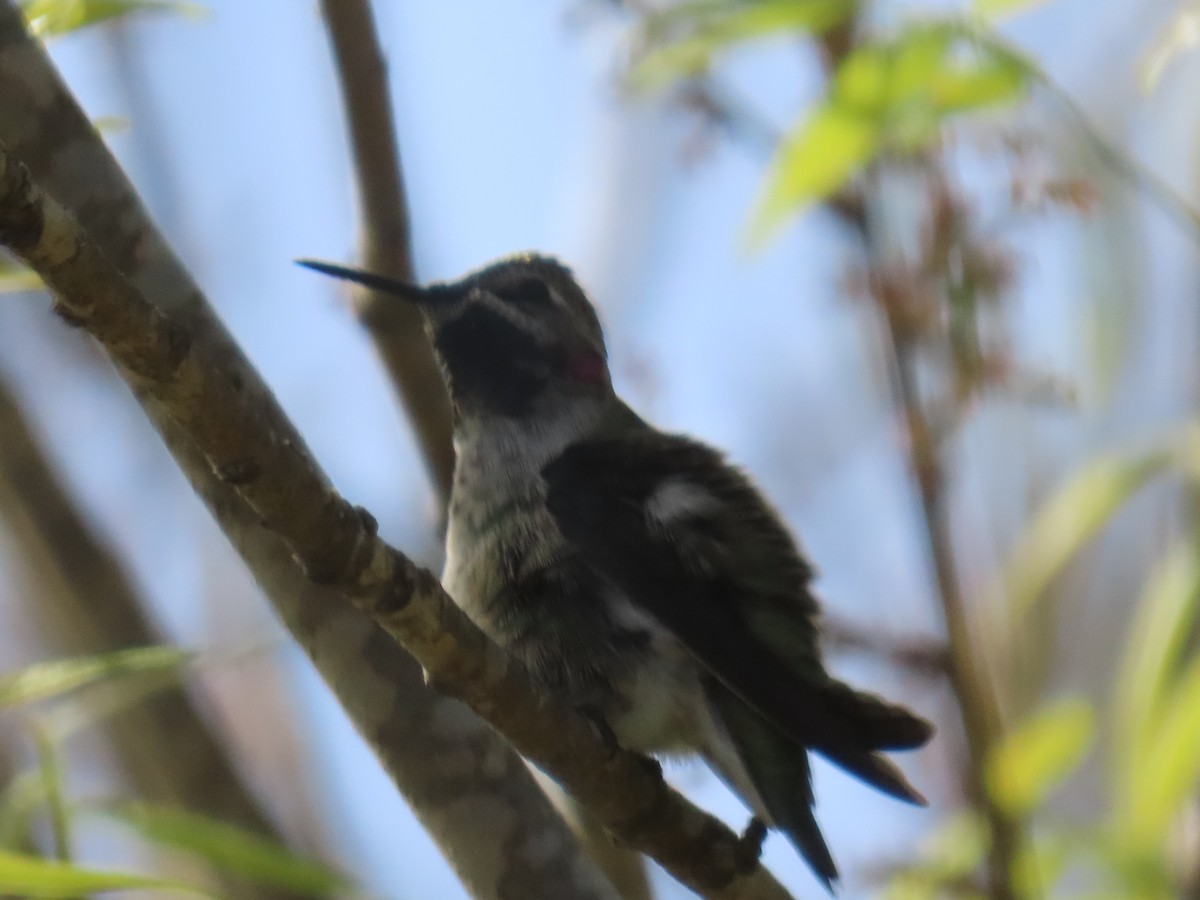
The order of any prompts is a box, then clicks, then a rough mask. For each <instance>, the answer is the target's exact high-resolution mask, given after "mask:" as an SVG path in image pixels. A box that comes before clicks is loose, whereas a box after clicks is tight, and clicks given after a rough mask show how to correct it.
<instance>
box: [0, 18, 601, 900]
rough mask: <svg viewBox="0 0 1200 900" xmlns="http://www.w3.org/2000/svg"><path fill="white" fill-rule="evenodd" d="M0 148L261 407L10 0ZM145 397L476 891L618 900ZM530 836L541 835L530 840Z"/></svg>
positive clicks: (518, 771)
mask: <svg viewBox="0 0 1200 900" xmlns="http://www.w3.org/2000/svg"><path fill="white" fill-rule="evenodd" d="M0 141H3V142H6V143H7V144H8V146H9V148H10V150H11V151H12V152H14V153H19V154H20V155H21V156H23V157H24V158H25V159H28V160H29V161H30V163H31V164H32V166H33V167H34V171H35V172H36V174H37V177H38V179H39V181H40V182H41V183H42V184H43V185H45V186H46V187H47V188H48V189H50V190H52V191H54V192H55V193H56V196H57V197H58V199H59V200H60V201H61V202H63V203H66V204H68V205H69V206H70V208H71V209H72V210H73V211H74V213H75V215H76V217H77V218H78V219H79V221H80V222H81V223H83V225H84V227H85V228H86V229H87V231H88V233H89V234H90V235H91V236H92V237H93V239H94V240H95V241H96V242H97V243H98V245H99V246H100V247H101V248H102V249H103V251H104V254H105V255H106V256H107V257H108V259H109V260H111V261H112V262H113V264H114V265H115V266H116V267H117V268H118V269H120V271H121V272H122V273H123V274H124V275H125V276H126V277H128V278H129V279H130V281H131V282H132V283H133V284H135V285H137V286H139V287H140V288H141V289H142V290H143V291H145V292H147V293H148V294H151V295H152V296H153V297H154V299H155V301H156V302H157V303H159V304H160V305H161V306H162V308H164V309H168V310H170V312H171V316H172V318H173V320H174V321H175V322H176V323H178V324H179V325H181V326H182V327H184V329H185V330H186V331H187V332H188V333H189V334H191V335H192V339H193V340H194V342H195V343H197V344H204V345H205V346H206V348H207V351H208V352H209V353H210V354H211V355H212V357H213V358H214V359H216V360H217V361H218V362H219V368H218V369H217V370H216V371H219V372H221V373H223V377H224V378H225V379H227V381H228V382H229V383H230V384H237V385H239V386H240V387H241V389H242V391H243V392H244V393H245V394H246V395H247V396H253V397H269V392H268V390H267V388H266V386H265V385H264V384H263V383H262V381H261V379H260V378H259V376H258V374H257V373H256V372H255V371H254V370H253V369H252V368H251V367H250V366H249V364H248V362H247V361H246V360H245V358H244V356H243V355H242V354H241V351H240V350H239V349H238V348H237V347H236V345H234V344H233V343H232V340H231V339H230V337H229V335H228V333H227V332H226V331H225V329H224V327H223V326H222V325H221V323H220V322H219V321H218V320H217V319H216V318H215V316H214V315H213V314H212V311H211V309H210V308H209V307H208V305H207V303H206V302H205V300H204V297H203V295H202V294H201V293H200V292H199V290H198V289H197V287H196V285H195V284H194V282H193V281H192V279H191V278H190V276H189V275H188V273H187V272H186V270H184V268H183V267H182V266H181V265H180V263H179V261H178V260H177V259H176V258H175V257H174V255H173V254H172V253H171V251H170V249H169V248H168V247H167V246H166V244H165V242H164V241H163V239H162V237H161V236H160V235H159V233H158V232H157V231H156V230H155V228H154V227H153V225H152V224H151V223H150V221H149V219H148V217H147V215H146V213H145V211H144V210H143V209H142V207H141V204H140V202H139V200H138V198H137V195H136V193H135V192H134V191H133V188H132V187H131V186H130V184H129V182H128V180H127V179H126V178H125V176H124V174H123V173H122V172H121V171H120V168H119V167H118V166H117V164H116V162H115V161H114V160H113V159H112V157H111V155H110V154H109V153H108V151H107V149H106V148H105V146H104V143H103V141H101V140H100V138H99V136H98V135H97V134H96V133H95V131H94V129H93V128H92V126H91V123H90V122H89V121H88V119H87V117H86V116H85V115H84V114H83V112H82V111H81V110H80V109H79V107H78V105H77V104H76V102H75V100H74V98H72V97H71V95H70V92H69V91H68V90H67V89H66V87H65V86H64V85H63V84H62V81H61V79H60V78H59V76H58V74H57V72H55V70H54V67H53V66H52V64H51V63H50V61H49V59H48V58H47V56H46V53H45V50H44V49H43V48H42V46H41V45H40V44H39V43H38V42H37V41H35V40H33V39H32V38H31V37H30V36H29V34H28V33H27V31H26V29H25V26H24V22H23V20H22V18H21V15H20V12H19V10H18V9H17V7H16V5H15V4H14V3H13V2H12V0H0ZM139 399H141V400H142V402H143V404H144V406H145V409H146V411H147V413H148V415H149V416H150V418H151V419H152V421H153V422H154V424H155V426H156V427H157V428H158V430H159V432H160V433H161V434H162V436H163V439H164V441H165V442H166V444H167V446H168V447H169V448H170V450H171V452H172V453H173V455H174V456H175V459H176V460H177V461H178V462H179V464H180V467H181V468H182V470H183V472H184V474H185V475H186V476H187V478H188V479H189V480H190V482H191V484H192V487H193V488H194V489H195V490H196V493H197V494H199V496H200V497H201V499H202V500H203V501H204V503H205V504H206V505H207V506H208V508H209V510H210V511H211V512H212V514H213V515H214V517H215V518H216V519H217V521H218V522H219V523H220V525H221V528H222V530H223V531H224V532H225V534H226V536H227V537H228V538H229V540H230V541H231V542H232V543H233V544H234V546H235V547H236V549H237V550H238V552H239V553H240V554H241V556H242V558H243V559H244V560H245V561H246V563H247V565H248V566H249V568H250V569H251V571H252V573H253V575H254V578H255V579H256V580H257V582H258V583H259V585H260V586H261V587H262V589H263V591H264V593H265V594H266V595H267V597H268V598H269V599H270V601H271V603H272V605H273V606H274V608H275V611H276V613H277V614H278V615H279V617H280V618H281V619H282V620H283V622H284V624H285V625H286V626H287V628H288V629H289V631H291V633H292V635H293V636H294V637H295V638H296V640H297V641H298V643H299V644H300V645H301V647H302V648H303V649H304V651H305V653H307V655H308V656H309V657H310V659H312V661H313V663H314V665H315V666H316V668H317V669H318V670H319V671H320V673H321V676H322V678H323V679H324V680H325V682H326V683H327V684H328V685H329V686H330V688H331V689H332V690H333V692H334V693H335V694H336V696H337V698H338V700H339V702H340V703H341V705H342V707H343V708H344V709H345V710H346V712H347V714H348V715H349V717H350V719H351V720H352V721H353V722H354V725H355V727H356V728H357V730H358V732H359V733H360V734H361V735H362V736H363V738H364V739H365V740H366V741H367V742H368V743H369V744H370V746H371V747H372V749H373V750H374V752H375V754H376V756H377V757H378V758H379V760H380V762H381V763H382V764H383V766H384V767H385V768H386V769H387V771H388V773H389V775H390V776H391V777H392V779H393V780H394V781H395V782H396V784H397V785H398V786H399V788H400V790H401V792H402V793H403V794H404V796H405V798H406V799H407V801H408V802H409V804H410V806H411V807H412V808H413V811H414V812H415V813H416V815H417V817H418V818H419V819H420V821H421V823H422V824H423V825H424V827H425V828H426V829H427V830H428V831H429V832H430V834H431V835H432V837H433V838H434V840H435V841H436V843H437V844H438V846H439V847H440V848H441V849H442V851H443V852H444V853H445V854H446V856H447V859H448V860H449V862H450V864H451V866H453V868H454V870H455V872H456V873H457V874H458V876H459V878H460V879H462V881H463V883H464V884H465V885H466V887H467V889H468V890H469V891H470V892H471V893H472V895H474V896H475V897H478V898H496V900H499V898H501V897H504V896H511V895H513V894H517V895H519V894H522V893H524V894H525V895H527V896H536V895H544V896H554V897H563V898H584V897H609V896H611V890H610V889H609V888H608V887H607V886H606V885H604V883H603V878H602V877H601V876H600V874H599V873H598V872H597V871H596V869H595V867H594V866H593V865H592V863H591V862H590V860H588V859H587V858H586V857H585V856H584V855H583V854H582V852H581V851H580V850H579V848H578V845H577V844H576V843H575V841H574V840H573V839H572V838H571V835H570V832H569V831H568V830H567V828H566V827H565V826H564V825H563V823H562V820H561V818H560V817H559V816H558V815H557V814H556V813H555V812H554V810H553V809H552V808H551V807H550V805H549V803H547V802H546V799H545V797H544V796H543V795H542V792H541V791H540V790H539V789H538V787H537V785H536V784H535V783H534V780H533V778H532V777H531V776H530V774H529V772H528V771H527V769H526V767H525V765H524V763H523V762H522V761H521V760H520V759H519V758H518V757H517V755H516V754H514V753H513V752H512V751H511V749H510V748H509V747H508V746H507V745H506V744H505V743H504V741H503V740H501V739H500V738H499V737H497V736H496V735H495V734H494V732H492V731H491V729H489V728H488V727H487V726H486V725H485V724H484V723H482V722H479V721H478V720H477V719H475V718H474V717H464V716H463V708H462V706H461V704H459V703H458V702H456V701H454V700H451V699H446V698H441V697H437V696H436V695H434V694H433V693H432V692H418V691H415V690H413V685H414V684H419V683H420V667H419V666H418V665H417V664H416V663H415V662H414V661H413V659H412V658H411V657H410V656H409V655H408V654H406V653H404V652H403V651H402V650H401V649H399V648H398V647H396V645H395V643H394V642H393V641H392V640H391V639H390V638H388V637H387V635H386V634H384V633H383V632H382V630H380V629H379V627H378V626H376V625H375V624H374V623H373V622H372V621H371V620H370V619H369V618H368V617H367V616H365V615H363V614H361V613H359V612H357V611H356V610H354V609H353V608H351V607H350V606H349V605H348V604H346V603H344V602H342V598H341V597H339V596H338V595H337V594H336V592H334V591H333V590H331V589H329V588H326V587H323V586H321V585H317V584H315V583H314V582H312V581H311V580H310V579H308V578H307V577H305V575H304V573H303V572H302V571H301V569H300V566H299V565H298V564H297V562H296V560H295V558H294V557H293V555H292V553H291V552H290V551H289V549H288V548H287V547H286V546H285V545H284V543H283V541H282V540H281V539H280V538H279V536H278V535H276V534H275V533H274V532H272V531H270V530H269V529H267V528H265V527H263V524H262V522H261V520H260V517H259V515H258V513H257V512H256V511H255V510H254V509H253V508H251V507H250V506H249V505H248V504H247V502H246V500H245V499H244V498H243V497H242V496H241V495H240V494H239V492H238V491H237V489H236V488H235V487H233V486H232V485H229V484H227V483H225V482H223V481H221V480H220V479H219V478H217V477H216V475H215V473H214V472H213V470H212V468H211V467H210V466H209V464H208V461H207V460H206V459H205V458H204V457H203V456H202V455H201V454H200V453H199V452H198V451H197V449H196V447H195V445H194V444H193V442H192V440H191V437H190V436H189V435H188V434H186V433H185V432H184V431H183V430H182V429H181V428H179V427H178V425H177V424H176V423H175V422H174V421H173V420H172V419H171V418H170V416H169V415H167V413H166V411H165V410H164V409H163V408H162V407H161V405H160V404H159V403H157V401H155V399H154V398H153V397H152V396H150V395H148V394H145V393H142V394H141V396H140V398H139ZM277 424H279V426H280V428H281V429H282V430H279V431H277V432H276V436H277V438H278V440H279V441H281V442H285V443H287V442H296V443H299V442H300V437H299V435H298V434H297V433H296V432H295V430H294V429H292V427H291V426H290V424H287V423H286V422H285V423H277ZM447 722H453V723H454V727H452V728H448V727H446V723H447ZM530 834H533V835H536V836H537V839H536V840H528V839H525V836H527V835H530ZM481 847H490V848H491V850H490V851H489V852H481V851H480V848H481Z"/></svg>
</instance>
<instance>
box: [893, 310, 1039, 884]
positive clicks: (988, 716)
mask: <svg viewBox="0 0 1200 900" xmlns="http://www.w3.org/2000/svg"><path fill="white" fill-rule="evenodd" d="M885 320H886V322H887V336H888V341H889V344H890V347H891V351H892V356H893V363H894V364H893V373H894V379H893V384H894V387H895V393H896V405H897V407H898V408H899V409H900V411H901V412H902V413H903V415H904V417H905V421H906V423H907V428H908V438H909V440H908V453H909V464H910V467H911V469H912V473H913V479H914V481H915V482H916V484H917V493H918V495H919V497H920V502H921V513H922V523H923V525H924V531H925V536H926V541H927V545H928V548H929V555H930V560H931V562H932V564H933V572H934V579H935V581H936V583H937V589H938V590H937V595H938V600H939V601H940V604H941V609H942V618H943V620H944V621H945V623H946V643H947V646H948V648H949V657H950V666H949V675H950V687H951V690H952V691H953V693H954V698H955V702H956V705H957V706H958V710H959V714H960V716H961V718H962V723H963V733H964V735H965V737H966V741H967V753H968V765H967V771H966V775H967V782H968V789H969V795H970V798H971V802H972V803H973V804H975V806H976V807H977V808H978V809H980V810H981V811H982V813H983V815H984V818H985V819H986V820H987V823H988V831H989V834H990V844H989V847H988V896H989V897H991V898H992V900H1013V898H1015V896H1016V894H1015V891H1014V888H1013V883H1012V878H1013V862H1014V860H1015V858H1016V855H1017V850H1018V848H1019V846H1020V841H1021V836H1020V829H1019V827H1018V825H1017V824H1016V823H1015V822H1013V821H1012V819H1010V818H1009V817H1008V816H1007V815H1005V814H1004V813H1003V812H1002V811H1001V810H1000V808H999V807H998V806H997V805H996V803H995V802H994V801H993V800H992V798H991V795H990V793H989V792H988V790H987V785H986V784H985V782H984V770H985V766H986V764H987V757H988V753H989V752H990V750H991V748H992V747H994V746H995V744H996V743H997V741H998V740H999V738H1000V734H1001V730H1000V729H1001V723H1000V714H999V709H998V706H997V703H996V697H995V694H994V693H993V691H992V687H991V685H990V684H989V683H988V682H987V679H986V676H985V674H984V672H983V671H982V662H981V660H982V656H981V654H980V653H979V652H978V651H977V650H976V649H975V647H974V641H973V639H972V636H971V628H970V623H969V621H968V617H967V611H966V603H965V600H964V598H963V595H962V588H961V582H960V581H959V576H958V571H957V565H956V563H955V555H954V548H953V543H952V540H951V525H950V519H949V512H948V510H947V508H946V502H945V500H946V497H945V491H944V483H945V472H944V467H943V464H942V459H941V455H940V451H939V447H938V445H937V443H936V441H935V438H934V437H933V433H932V431H931V428H930V425H929V421H928V419H927V417H926V415H925V411H924V409H923V407H922V404H921V399H920V395H919V393H918V390H917V385H916V378H915V377H914V364H915V361H916V360H915V353H916V348H915V347H914V346H913V344H912V342H911V341H909V340H908V339H907V338H906V337H905V336H904V331H903V329H902V328H901V327H900V326H899V325H898V324H897V322H896V321H895V319H894V317H892V316H890V315H888V316H885Z"/></svg>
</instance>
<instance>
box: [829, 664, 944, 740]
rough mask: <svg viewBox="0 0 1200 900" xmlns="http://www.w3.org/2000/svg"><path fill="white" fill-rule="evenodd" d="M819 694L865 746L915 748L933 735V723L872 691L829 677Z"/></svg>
mask: <svg viewBox="0 0 1200 900" xmlns="http://www.w3.org/2000/svg"><path fill="white" fill-rule="evenodd" d="M822 693H823V694H824V696H825V698H826V700H827V701H828V702H829V704H830V706H832V707H833V708H834V709H837V710H839V711H840V713H841V717H842V718H844V719H845V720H846V723H847V725H848V726H849V727H850V728H851V729H853V732H854V735H855V737H856V739H857V742H858V743H860V744H861V746H862V747H864V748H865V749H870V750H915V749H916V748H917V747H920V746H922V745H923V744H924V743H925V742H926V741H928V740H929V739H930V738H931V737H933V725H931V724H930V723H929V722H927V721H926V720H925V719H922V718H921V717H920V716H916V715H913V714H912V713H911V712H909V711H908V710H907V709H905V708H904V707H903V706H899V705H897V704H895V703H889V702H888V701H886V700H884V699H883V698H882V697H878V696H876V695H875V694H868V693H866V692H864V691H856V690H855V689H854V688H852V687H850V685H848V684H844V683H842V682H840V681H835V680H832V679H831V680H830V682H829V684H828V685H826V687H825V689H824V690H823V691H822Z"/></svg>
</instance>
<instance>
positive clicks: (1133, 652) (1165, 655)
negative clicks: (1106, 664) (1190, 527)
mask: <svg viewBox="0 0 1200 900" xmlns="http://www.w3.org/2000/svg"><path fill="white" fill-rule="evenodd" d="M1198 600H1200V558H1198V556H1197V549H1196V547H1195V545H1194V544H1193V542H1192V541H1191V540H1178V541H1176V542H1175V544H1174V545H1172V546H1171V548H1170V549H1168V551H1167V552H1166V554H1165V555H1164V556H1163V558H1162V559H1161V560H1160V561H1159V562H1158V564H1157V565H1156V566H1155V567H1154V570H1153V571H1152V572H1151V574H1150V577H1149V579H1148V580H1147V582H1146V586H1145V588H1144V589H1143V591H1142V595H1141V597H1140V598H1139V599H1138V603H1137V611H1136V613H1135V615H1134V619H1133V623H1132V624H1131V626H1130V628H1129V641H1128V644H1127V646H1126V650H1125V655H1124V659H1123V661H1122V663H1121V668H1120V675H1119V676H1118V678H1117V682H1116V692H1115V693H1116V697H1115V701H1114V704H1113V705H1114V707H1115V712H1114V718H1115V733H1116V736H1117V739H1118V752H1119V754H1120V755H1121V756H1123V757H1124V762H1125V764H1126V765H1127V766H1130V767H1135V768H1136V767H1140V766H1141V765H1142V763H1143V760H1144V758H1145V750H1146V748H1148V747H1149V746H1150V744H1151V743H1153V740H1154V739H1155V737H1154V736H1155V732H1156V731H1157V727H1156V726H1157V722H1158V719H1159V716H1160V714H1161V712H1162V707H1163V704H1164V702H1165V700H1166V697H1167V695H1168V688H1169V687H1170V683H1171V679H1172V678H1173V677H1174V676H1175V674H1176V673H1177V672H1178V670H1179V667H1180V664H1181V659H1182V656H1183V651H1184V648H1185V646H1186V643H1187V639H1188V636H1189V633H1190V632H1191V629H1192V627H1193V626H1194V624H1195V621H1196V611H1197V606H1198V603H1197V601H1198Z"/></svg>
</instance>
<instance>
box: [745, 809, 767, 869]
mask: <svg viewBox="0 0 1200 900" xmlns="http://www.w3.org/2000/svg"><path fill="white" fill-rule="evenodd" d="M766 839H767V825H766V823H765V822H763V820H762V819H760V818H759V817H758V816H754V817H753V818H751V819H750V822H749V824H747V825H746V830H745V831H743V832H742V836H741V837H740V838H738V852H739V853H740V854H741V855H742V858H743V859H744V860H745V862H746V865H747V866H753V865H754V864H755V863H756V862H758V858H759V857H760V856H762V846H763V841H765V840H766Z"/></svg>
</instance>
